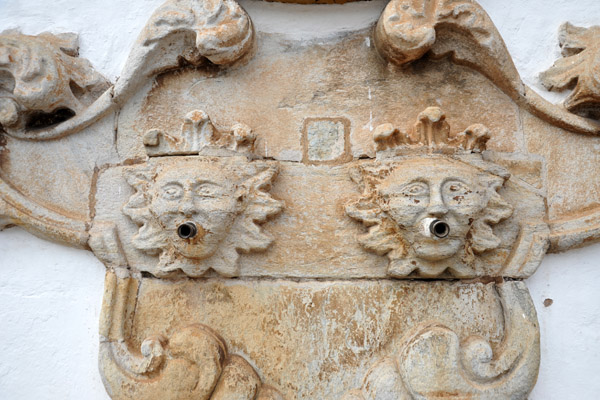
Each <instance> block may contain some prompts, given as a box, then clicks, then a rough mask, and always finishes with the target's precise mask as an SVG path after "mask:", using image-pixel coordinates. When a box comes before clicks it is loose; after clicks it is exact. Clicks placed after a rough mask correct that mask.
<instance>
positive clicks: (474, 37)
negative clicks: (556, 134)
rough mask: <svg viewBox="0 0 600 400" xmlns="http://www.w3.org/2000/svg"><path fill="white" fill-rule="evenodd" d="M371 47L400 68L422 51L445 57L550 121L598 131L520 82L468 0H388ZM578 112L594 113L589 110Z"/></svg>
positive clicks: (484, 20) (500, 45)
mask: <svg viewBox="0 0 600 400" xmlns="http://www.w3.org/2000/svg"><path fill="white" fill-rule="evenodd" d="M375 45H376V48H377V50H378V51H379V53H380V54H381V56H382V57H383V58H384V59H385V60H387V61H390V62H392V63H394V64H397V65H400V66H404V65H407V64H409V63H411V62H413V61H416V60H418V59H420V58H421V57H423V56H424V55H425V54H428V55H430V56H432V57H433V58H436V59H439V58H442V57H446V56H450V59H451V60H452V61H453V62H454V63H456V64H460V65H465V66H468V67H470V68H473V69H475V70H476V71H478V72H479V73H481V74H482V75H484V76H486V77H487V78H488V79H489V80H490V81H492V82H493V83H494V84H495V85H496V86H498V87H499V88H500V89H501V90H502V91H503V92H504V93H506V94H507V95H508V96H509V97H510V98H512V99H513V101H515V102H516V103H517V104H518V105H519V106H521V107H523V108H524V109H526V110H528V111H530V112H531V113H533V114H534V115H536V116H538V117H540V118H542V119H544V120H546V121H548V122H550V123H551V124H554V125H557V126H560V127H561V128H564V129H569V130H571V131H574V132H579V133H587V134H599V133H600V124H599V123H598V122H597V121H592V120H589V119H586V118H582V117H580V116H578V115H575V114H572V113H570V112H569V111H567V110H565V108H563V107H561V106H557V105H554V104H551V103H549V102H548V101H546V100H545V99H543V98H542V97H541V96H540V95H538V94H537V93H536V92H535V91H534V90H532V89H530V88H529V87H527V86H526V85H524V84H523V83H522V81H521V78H520V76H519V73H518V71H517V69H516V68H515V65H514V63H513V61H512V58H511V57H510V54H509V53H508V50H507V49H506V45H505V44H504V41H503V40H502V37H501V36H500V34H499V33H498V30H497V29H496V27H495V26H494V23H493V22H492V20H491V19H490V17H489V16H488V15H487V13H486V12H485V11H484V10H483V8H482V7H481V6H480V5H479V4H478V3H477V2H476V1H474V0H392V1H390V2H389V3H388V5H387V6H386V8H385V9H384V11H383V13H382V14H381V17H380V18H379V21H378V23H377V27H376V28H375ZM591 47H592V48H595V47H594V46H591ZM587 53H588V54H589V53H590V52H587ZM581 114H583V115H586V116H593V117H595V115H594V114H591V113H589V112H586V113H581Z"/></svg>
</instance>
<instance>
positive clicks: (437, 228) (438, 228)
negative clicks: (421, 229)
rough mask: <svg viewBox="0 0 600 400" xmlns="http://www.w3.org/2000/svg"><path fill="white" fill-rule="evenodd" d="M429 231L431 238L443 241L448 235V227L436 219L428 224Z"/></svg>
mask: <svg viewBox="0 0 600 400" xmlns="http://www.w3.org/2000/svg"><path fill="white" fill-rule="evenodd" d="M429 231H430V232H431V234H432V235H433V236H435V237H437V238H440V239H444V238H446V237H448V235H449V234H450V225H448V223H446V222H444V221H440V220H439V219H436V220H433V221H432V222H431V223H430V224H429Z"/></svg>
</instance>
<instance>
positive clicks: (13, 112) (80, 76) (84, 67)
mask: <svg viewBox="0 0 600 400" xmlns="http://www.w3.org/2000/svg"><path fill="white" fill-rule="evenodd" d="M78 55H79V44H78V37H77V35H76V34H74V33H67V34H61V35H53V34H51V33H42V34H40V35H38V36H30V35H24V34H22V33H19V32H17V31H7V32H3V33H2V34H0V128H1V129H3V130H5V131H6V132H7V133H8V134H11V135H18V134H20V133H23V132H26V131H31V130H36V129H37V130H39V129H42V128H46V127H48V126H51V125H55V124H58V123H60V122H62V121H63V120H66V119H68V118H70V117H72V116H74V115H77V114H80V113H82V112H83V110H84V109H85V108H86V107H88V106H90V105H91V104H92V103H93V102H94V101H95V100H97V99H98V97H100V95H101V94H102V93H103V92H104V91H105V90H107V89H108V87H109V83H108V81H107V80H106V79H105V78H104V77H102V76H101V75H100V74H99V73H98V72H95V71H94V70H93V69H92V66H91V64H90V62H89V61H87V60H86V59H83V58H79V57H78Z"/></svg>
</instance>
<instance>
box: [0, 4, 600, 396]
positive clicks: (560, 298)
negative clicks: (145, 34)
mask: <svg viewBox="0 0 600 400" xmlns="http://www.w3.org/2000/svg"><path fill="white" fill-rule="evenodd" d="M161 3H162V0H127V1H123V0H87V1H80V0H54V1H48V0H0V31H2V30H4V29H10V28H20V29H21V30H22V31H23V32H24V33H28V34H37V33H40V32H43V31H51V32H54V33H58V32H77V33H79V34H80V40H81V56H83V57H86V58H88V59H89V60H91V62H92V63H93V64H94V66H95V67H96V68H97V69H98V70H99V71H101V72H102V73H104V74H105V75H106V76H107V77H108V78H109V79H111V80H113V81H114V79H115V78H116V77H117V76H118V75H119V71H120V70H121V68H122V67H123V64H124V62H125V58H126V56H127V53H128V51H129V48H130V46H131V44H132V43H133V41H134V40H135V38H136V36H137V34H138V32H139V31H140V30H141V28H142V26H143V25H144V23H145V22H146V20H147V19H148V17H149V16H150V14H151V13H152V11H153V10H154V9H155V8H156V7H157V6H158V5H159V4H161ZM480 3H481V4H482V5H483V6H484V8H485V9H486V10H487V12H488V13H489V14H490V16H491V17H492V19H493V20H494V22H495V23H496V26H497V27H498V29H499V31H500V33H501V34H502V35H503V37H504V40H505V41H506V44H507V45H508V49H509V51H510V52H511V54H512V56H513V58H514V60H515V64H516V65H517V68H518V69H519V71H520V73H521V76H522V78H523V80H524V81H525V82H526V83H527V84H529V85H530V86H532V87H534V88H536V89H538V91H540V92H541V93H542V94H544V93H545V92H544V90H543V89H542V88H541V86H540V85H539V83H538V80H537V74H538V73H539V72H541V71H542V70H544V69H546V68H547V67H549V66H550V65H551V64H552V63H553V61H554V60H555V59H556V57H558V54H559V51H558V46H557V35H556V32H557V29H558V26H559V25H560V24H561V23H562V22H565V21H567V20H568V21H570V22H572V23H574V24H578V25H583V26H589V25H594V24H596V25H600V0H570V1H569V0H519V1H510V2H508V1H497V0H481V1H480ZM242 5H243V6H244V7H245V8H246V10H247V11H248V12H249V14H250V15H251V17H252V18H253V20H254V22H255V24H256V26H257V29H259V30H266V31H270V32H282V33H285V34H287V35H290V36H293V37H295V38H301V39H315V38H319V37H327V36H331V35H335V34H338V33H339V32H341V31H347V30H352V29H357V28H362V27H365V26H368V25H370V24H372V23H374V21H375V20H376V19H377V17H378V15H379V13H380V11H381V9H382V8H383V6H384V5H385V3H384V2H382V1H373V2H367V3H356V4H348V5H344V6H297V5H284V4H271V3H262V2H255V1H243V2H242ZM544 95H545V96H546V97H547V98H549V99H552V100H558V99H560V98H561V96H560V95H548V94H544ZM103 277H104V267H103V266H102V265H101V264H100V262H98V261H97V260H96V259H95V258H94V257H93V256H92V254H91V253H88V252H85V251H80V250H73V249H70V248H66V247H62V246H59V245H56V244H52V243H48V242H44V241H42V240H40V239H37V238H35V237H33V236H31V235H29V234H28V233H26V232H24V231H22V230H21V229H18V228H13V229H9V230H6V231H4V232H0V399H6V400H9V399H37V400H44V399H78V400H80V399H86V400H96V399H98V400H100V399H102V400H107V399H108V396H107V395H106V393H105V392H104V388H103V386H102V382H101V380H100V375H99V373H98V371H97V350H98V332H97V331H98V317H99V312H100V301H101V296H102V287H103ZM599 282H600V245H595V246H591V247H589V248H586V249H581V250H575V251H571V252H569V253H567V254H561V255H549V256H547V257H546V259H545V261H544V263H543V264H542V266H541V267H540V269H539V270H538V272H537V274H536V275H535V276H534V277H533V278H531V279H530V280H529V282H528V283H529V287H530V290H531V294H532V297H533V299H534V302H535V304H536V308H537V310H538V316H539V321H540V326H541V334H542V367H541V371H540V376H539V380H538V385H537V386H536V388H535V389H534V391H533V393H532V395H531V397H530V399H531V400H553V399H556V400H570V399H577V400H587V399H590V400H594V399H598V398H600V379H598V374H599V373H600V290H598V289H597V288H598V285H599ZM545 299H552V300H553V304H552V305H551V306H549V307H545V306H544V304H543V302H544V300H545Z"/></svg>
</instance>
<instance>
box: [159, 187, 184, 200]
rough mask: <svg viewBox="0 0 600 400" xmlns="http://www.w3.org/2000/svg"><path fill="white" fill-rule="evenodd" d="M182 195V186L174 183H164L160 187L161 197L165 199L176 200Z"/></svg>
mask: <svg viewBox="0 0 600 400" xmlns="http://www.w3.org/2000/svg"><path fill="white" fill-rule="evenodd" d="M182 196H183V188H182V187H181V186H180V185H178V184H175V183H171V184H168V185H165V186H164V187H163V188H162V197H163V198H164V199H166V200H178V199H180V198H181V197H182Z"/></svg>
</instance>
